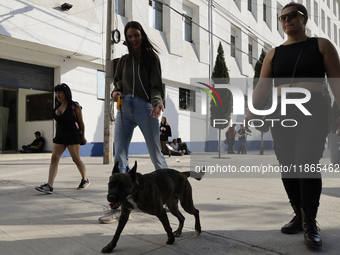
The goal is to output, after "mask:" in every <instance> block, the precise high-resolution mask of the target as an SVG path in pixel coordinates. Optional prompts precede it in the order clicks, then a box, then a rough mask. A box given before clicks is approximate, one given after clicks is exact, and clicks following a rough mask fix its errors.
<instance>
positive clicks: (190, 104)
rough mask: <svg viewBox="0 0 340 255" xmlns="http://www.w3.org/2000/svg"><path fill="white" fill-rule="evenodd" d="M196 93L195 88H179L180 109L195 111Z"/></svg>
mask: <svg viewBox="0 0 340 255" xmlns="http://www.w3.org/2000/svg"><path fill="white" fill-rule="evenodd" d="M195 98H196V93H195V91H194V90H189V89H183V88H179V109H180V110H186V111H191V112H195V111H196V106H195V104H196V103H195V102H196V100H195Z"/></svg>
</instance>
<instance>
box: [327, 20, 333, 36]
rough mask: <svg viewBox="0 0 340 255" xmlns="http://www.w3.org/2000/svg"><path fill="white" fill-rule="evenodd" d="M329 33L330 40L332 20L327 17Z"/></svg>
mask: <svg viewBox="0 0 340 255" xmlns="http://www.w3.org/2000/svg"><path fill="white" fill-rule="evenodd" d="M327 33H328V36H329V38H330V39H331V38H332V29H331V19H330V18H329V17H327Z"/></svg>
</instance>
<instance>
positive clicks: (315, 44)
mask: <svg viewBox="0 0 340 255" xmlns="http://www.w3.org/2000/svg"><path fill="white" fill-rule="evenodd" d="M307 20H308V13H307V10H306V8H305V7H304V6H303V5H301V4H298V3H294V2H292V3H290V4H287V5H286V6H285V7H283V9H282V15H281V16H280V17H279V21H280V22H281V24H282V29H283V31H284V32H285V33H286V34H287V35H288V39H287V41H286V42H284V43H283V44H282V45H280V46H279V47H276V48H274V49H272V50H270V51H269V52H268V53H267V55H266V57H265V59H264V61H263V65H262V70H261V75H260V79H259V82H258V83H257V85H256V87H255V89H254V92H253V106H254V108H255V109H260V106H261V104H262V103H263V101H264V100H265V98H266V96H267V95H268V93H269V92H270V90H271V88H272V85H273V80H274V86H275V87H278V88H279V91H280V92H281V88H282V87H289V85H291V86H292V87H301V88H304V89H305V90H306V91H307V90H308V91H309V92H311V99H310V100H309V101H308V102H306V103H304V104H303V106H304V107H305V109H307V111H308V112H310V113H311V115H305V114H304V113H303V112H302V111H301V110H300V109H299V108H297V107H296V105H294V104H288V105H287V109H286V115H283V114H281V109H280V105H278V107H277V109H276V111H275V112H274V113H273V114H272V115H271V116H269V119H278V120H279V121H275V122H274V124H272V127H271V133H272V137H273V141H274V150H275V154H276V157H277V159H278V161H279V163H280V165H281V166H282V167H283V168H286V169H295V170H296V171H294V170H291V171H290V172H289V171H288V172H287V173H284V172H283V173H282V182H283V186H284V188H285V190H286V193H287V195H288V198H289V202H290V204H291V206H292V208H293V210H294V213H295V216H294V218H293V219H292V220H291V221H290V222H289V223H287V224H286V225H284V226H283V227H282V228H281V232H282V233H284V234H295V233H298V232H300V231H304V238H305V244H306V245H307V246H309V247H321V246H322V239H321V237H320V235H319V228H318V227H317V225H316V220H315V218H316V215H317V210H318V207H319V201H320V195H321V189H322V180H321V173H320V171H314V172H312V171H311V170H310V169H312V168H314V169H315V168H316V167H317V166H318V164H319V160H320V158H321V157H322V154H323V150H324V145H325V140H326V136H327V133H328V105H327V101H326V99H325V97H324V96H323V81H324V77H325V74H326V75H327V78H328V81H329V86H330V88H331V89H332V92H333V95H334V97H335V99H336V101H337V102H338V104H339V103H340V86H339V84H338V79H335V78H340V63H339V56H338V54H337V51H336V49H335V48H334V46H333V45H332V43H331V42H330V41H329V40H327V39H324V38H308V37H307V35H306V34H305V25H306V23H307ZM302 49H303V51H302ZM300 53H301V55H300ZM299 55H300V58H299V57H298V56H299ZM297 59H299V61H297ZM296 63H297V64H296ZM295 66H296V71H295V74H294V80H293V81H292V82H291V79H292V77H293V73H294V72H293V71H294V68H295ZM308 91H307V92H308ZM287 97H293V98H304V95H303V94H302V93H291V94H288V95H287ZM252 118H253V113H251V112H250V111H248V113H247V115H246V117H245V120H244V122H245V128H246V130H247V131H248V132H250V130H249V128H248V126H249V121H250V120H251V119H252ZM287 119H293V120H294V121H295V122H294V124H296V125H295V126H294V125H291V126H293V127H285V126H284V125H282V124H281V121H285V120H287ZM288 125H289V124H288ZM335 130H337V131H339V130H340V118H338V119H337V121H336V124H335V127H334V131H335Z"/></svg>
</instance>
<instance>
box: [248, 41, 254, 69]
mask: <svg viewBox="0 0 340 255" xmlns="http://www.w3.org/2000/svg"><path fill="white" fill-rule="evenodd" d="M248 61H249V64H251V65H252V64H253V45H252V44H251V42H250V43H249V44H248Z"/></svg>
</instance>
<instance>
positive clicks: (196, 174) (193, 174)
mask: <svg viewBox="0 0 340 255" xmlns="http://www.w3.org/2000/svg"><path fill="white" fill-rule="evenodd" d="M182 174H184V175H185V176H186V177H192V178H195V179H196V180H198V181H200V180H201V179H202V178H203V176H204V174H205V167H203V169H200V170H199V171H198V172H196V171H187V172H182Z"/></svg>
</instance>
